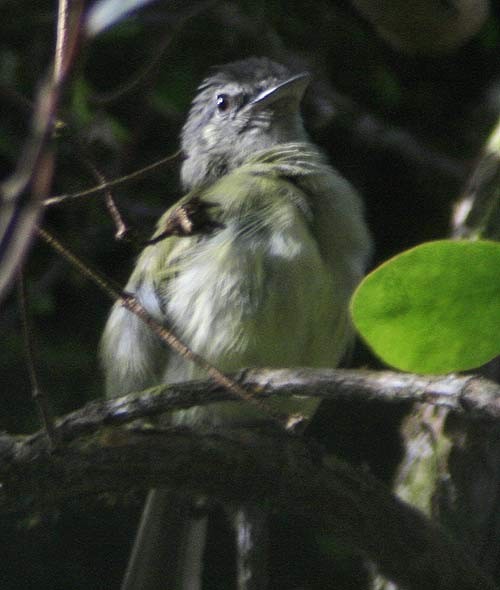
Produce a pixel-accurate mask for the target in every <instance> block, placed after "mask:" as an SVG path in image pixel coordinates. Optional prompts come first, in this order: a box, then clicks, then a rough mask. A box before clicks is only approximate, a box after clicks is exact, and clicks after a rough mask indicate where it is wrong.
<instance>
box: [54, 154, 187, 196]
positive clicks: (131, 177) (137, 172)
mask: <svg viewBox="0 0 500 590" xmlns="http://www.w3.org/2000/svg"><path fill="white" fill-rule="evenodd" d="M180 153H181V152H180V150H179V151H177V152H175V153H173V154H171V155H169V156H167V157H165V158H162V159H161V160H158V161H157V162H153V163H152V164H149V165H148V166H145V167H144V168H140V169H139V170H135V171H134V172H131V173H130V174H126V175H125V176H121V177H120V178H115V179H114V180H110V181H109V182H103V183H102V184H99V185H97V186H93V187H92V188H88V189H85V190H83V191H79V192H77V193H68V194H65V195H56V196H54V197H49V198H48V199H45V201H44V202H43V204H44V205H45V206H46V207H51V206H52V205H58V204H59V203H62V202H64V201H70V200H73V199H80V198H81V197H88V196H90V195H94V194H96V193H100V192H102V191H105V190H107V189H109V188H112V187H115V186H118V185H120V184H124V183H125V182H130V181H132V180H136V179H137V178H141V177H142V176H145V175H146V174H148V173H149V172H151V171H152V170H155V169H156V168H160V167H161V166H163V165H164V164H167V163H168V162H172V161H173V160H175V158H177V157H178V156H179V155H180Z"/></svg>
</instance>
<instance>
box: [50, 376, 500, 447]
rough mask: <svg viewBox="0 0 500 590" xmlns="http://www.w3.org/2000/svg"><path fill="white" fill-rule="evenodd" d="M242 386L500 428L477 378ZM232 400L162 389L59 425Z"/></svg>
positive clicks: (258, 379)
mask: <svg viewBox="0 0 500 590" xmlns="http://www.w3.org/2000/svg"><path fill="white" fill-rule="evenodd" d="M236 378H237V377H235V378H233V379H236ZM238 382H239V383H241V386H242V387H244V388H245V389H246V390H250V391H253V392H254V397H255V398H257V399H259V400H262V401H266V400H268V399H269V398H271V397H274V398H282V397H284V398H286V397H290V396H293V395H301V396H306V397H316V398H319V399H328V400H337V401H340V400H342V401H346V402H354V403H359V402H360V401H364V402H366V401H373V400H377V401H379V402H381V403H387V404H401V403H423V404H431V405H434V406H438V407H444V408H447V409H449V410H450V411H451V412H453V413H455V414H457V415H462V416H464V417H465V418H466V419H467V420H471V421H477V422H480V423H484V424H485V425H487V424H500V385H499V384H497V383H495V382H493V381H489V380H487V379H484V378H483V377H479V376H477V375H438V376H432V377H422V376H420V375H413V374H410V373H397V372H394V371H366V370H355V369H308V368H301V369H297V368H294V369H252V370H247V371H244V373H243V376H242V377H241V378H238ZM230 400H234V396H233V395H232V394H231V393H229V392H228V391H227V390H226V388H225V387H224V386H223V385H220V384H219V386H218V387H217V385H215V384H213V383H212V384H211V383H210V382H206V381H191V382H187V383H176V384H173V385H159V386H157V387H153V388H151V389H148V390H147V391H144V392H141V393H140V394H139V392H138V393H133V394H129V395H126V396H124V397H119V398H115V399H112V400H108V401H101V400H99V401H95V402H92V403H91V404H88V405H87V406H86V407H85V408H84V409H83V410H79V411H78V412H76V413H74V414H69V415H68V417H67V419H68V420H69V422H68V423H65V422H64V420H63V421H59V422H58V428H59V430H60V432H61V436H63V438H65V439H66V438H67V436H68V432H69V431H70V430H73V432H77V430H78V432H77V434H80V433H84V432H87V431H91V430H93V429H94V428H96V426H97V425H98V424H99V423H101V422H104V423H106V424H124V423H126V422H130V421H132V420H137V419H138V418H145V417H149V416H155V415H159V414H164V413H165V412H169V411H172V410H179V409H185V408H189V407H192V406H199V405H205V404H211V403H214V402H219V401H230ZM76 425H78V429H77V427H76Z"/></svg>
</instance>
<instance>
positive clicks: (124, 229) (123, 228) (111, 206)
mask: <svg viewBox="0 0 500 590" xmlns="http://www.w3.org/2000/svg"><path fill="white" fill-rule="evenodd" d="M79 148H80V149H79V151H80V152H81V153H80V157H81V158H82V160H83V163H84V164H85V166H86V167H87V168H88V169H89V170H90V173H91V174H92V175H93V176H94V178H95V179H96V180H97V181H98V182H100V183H101V186H102V185H105V184H106V183H107V181H106V177H105V176H104V174H103V173H102V172H101V171H100V170H99V168H97V166H96V165H95V164H94V162H93V161H92V160H91V159H90V158H89V157H88V156H87V155H86V154H85V153H84V149H83V147H82V146H79ZM103 191H104V199H105V203H106V207H107V208H108V211H109V214H110V216H111V219H112V220H113V223H114V224H115V230H116V231H115V238H116V239H117V240H122V239H124V238H125V237H126V236H128V235H129V233H130V228H129V227H128V226H127V225H126V224H125V221H124V220H123V217H122V215H121V213H120V211H119V209H118V207H117V205H116V202H115V199H114V197H113V194H112V193H111V189H110V187H109V185H108V186H106V188H105V189H103Z"/></svg>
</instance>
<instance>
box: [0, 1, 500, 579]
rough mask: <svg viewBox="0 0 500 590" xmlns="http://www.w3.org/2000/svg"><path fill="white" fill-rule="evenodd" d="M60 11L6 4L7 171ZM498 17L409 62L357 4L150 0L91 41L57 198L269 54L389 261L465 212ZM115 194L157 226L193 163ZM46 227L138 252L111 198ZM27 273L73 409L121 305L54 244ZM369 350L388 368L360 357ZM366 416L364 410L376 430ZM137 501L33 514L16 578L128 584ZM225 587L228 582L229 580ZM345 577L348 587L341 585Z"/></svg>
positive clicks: (21, 537) (4, 379)
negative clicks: (108, 204)
mask: <svg viewBox="0 0 500 590" xmlns="http://www.w3.org/2000/svg"><path fill="white" fill-rule="evenodd" d="M56 12H57V10H56V5H55V3H54V2H49V1H48V0H40V1H39V2H37V3H33V2H27V1H24V0H4V2H3V3H1V4H0V18H1V22H2V36H1V38H0V105H1V106H0V170H1V174H2V176H3V177H5V176H7V175H8V174H10V173H11V172H12V170H13V169H14V167H15V164H16V161H17V158H18V157H19V154H20V150H21V147H22V145H23V142H24V140H25V139H26V136H27V133H28V131H29V122H30V115H31V110H32V103H33V99H34V97H35V96H36V92H37V90H38V88H39V84H40V81H41V78H42V76H43V74H44V73H45V72H47V71H48V68H49V67H50V64H51V59H52V55H53V47H54V38H55V27H56ZM499 17H500V7H499V6H498V5H497V4H495V5H494V9H493V12H492V15H491V17H490V19H489V21H488V23H487V24H486V26H485V27H484V29H483V30H482V31H481V32H480V34H479V35H477V36H476V37H475V38H474V39H472V40H471V41H470V42H469V43H467V44H466V45H465V46H464V47H463V48H461V49H460V50H458V51H456V52H455V53H454V54H452V55H449V56H444V57H439V58H434V59H433V58H416V57H411V58H409V57H405V56H402V55H399V54H397V53H396V52H395V51H394V50H393V49H391V48H390V47H388V46H387V45H386V44H385V43H384V42H383V41H381V40H380V39H378V38H377V36H376V34H375V33H374V31H373V29H372V28H371V26H370V25H369V24H368V23H367V22H366V21H364V20H363V19H362V18H361V17H360V16H359V15H358V14H357V13H356V11H355V10H354V9H353V8H352V7H351V5H350V3H349V2H348V0H319V1H318V2H315V3H314V4H311V3H310V2H306V1H304V0H302V1H299V0H292V1H285V0H252V1H250V0H241V1H239V2H223V1H221V2H215V1H206V0H205V1H198V2H196V1H193V0H184V1H180V0H177V1H175V0H172V1H166V0H165V1H157V2H153V3H150V4H149V5H148V6H146V7H145V8H144V9H142V10H140V11H138V12H135V13H134V14H132V15H131V16H130V17H129V18H128V19H125V20H123V21H122V22H120V23H119V24H118V25H117V26H116V27H114V28H111V29H109V30H106V31H105V32H103V33H102V34H100V35H98V36H97V37H95V38H93V39H92V40H90V41H88V42H86V43H83V44H82V47H81V49H80V53H79V56H78V60H77V62H76V64H75V67H74V70H73V73H72V76H71V79H70V80H69V82H68V84H67V86H66V88H65V93H64V97H63V101H62V105H61V109H60V112H59V119H60V121H61V122H62V123H61V125H59V128H58V133H57V136H56V137H55V138H54V143H55V146H56V149H57V168H56V171H55V176H54V183H53V187H52V192H53V195H57V194H68V193H73V192H76V191H80V190H83V189H86V188H89V187H91V186H94V185H95V184H97V181H96V178H95V177H94V176H93V174H92V172H91V170H90V169H89V166H88V160H90V161H91V162H92V163H93V164H94V166H96V167H97V169H98V170H99V172H100V173H101V174H102V175H104V176H105V177H106V178H108V179H113V178H118V177H120V176H122V175H124V174H128V173H130V172H132V171H134V170H137V169H139V168H141V167H143V166H146V165H148V164H151V163H152V162H154V161H156V160H159V159H161V158H163V157H165V156H166V155H168V154H170V153H174V152H175V151H176V150H177V148H178V136H179V131H180V127H181V125H182V123H183V120H184V117H185V114H186V111H187V109H188V107H189V102H190V100H191V98H192V96H193V94H194V92H195V89H196V87H197V85H198V84H199V82H200V81H201V80H202V78H203V77H204V75H205V74H206V72H207V70H208V69H209V68H210V67H211V66H213V65H215V64H220V63H224V62H228V61H231V60H234V59H241V58H243V57H246V56H249V55H255V54H256V55H268V56H270V57H272V58H274V59H276V60H278V61H283V62H288V63H290V64H291V65H292V66H294V67H296V68H299V69H300V68H303V69H309V70H311V71H312V72H313V73H314V74H315V81H314V83H313V85H312V87H311V90H310V92H309V93H308V95H307V97H306V101H305V105H304V114H305V117H306V121H307V126H308V128H309V130H310V133H311V135H312V137H313V138H314V140H315V141H317V142H318V143H319V144H321V145H322V146H323V148H324V149H325V151H326V152H327V153H328V154H329V157H330V159H331V161H332V162H333V163H334V164H335V165H336V166H337V167H338V168H339V169H340V170H341V172H342V173H343V174H344V175H345V176H347V177H348V178H349V179H350V180H351V181H352V182H353V183H354V184H355V185H356V186H357V187H359V189H360V190H361V191H362V192H363V194H364V197H365V201H366V207H367V215H368V219H369V223H370V226H371V228H372V231H373V234H374V238H375V242H376V245H377V251H376V257H375V260H374V264H376V263H378V262H380V261H382V260H385V259H387V258H388V257H389V256H391V255H394V254H396V253H397V252H401V251H402V250H404V249H406V248H409V247H411V246H414V245H416V244H418V243H420V242H422V241H425V240H429V239H436V238H442V237H445V236H446V235H447V234H448V231H449V218H450V212H451V206H452V204H453V202H454V201H455V200H456V199H457V198H458V196H459V194H460V191H461V188H462V186H463V184H464V181H465V179H466V178H467V176H468V174H469V172H470V170H471V168H472V166H473V164H474V161H475V158H476V157H477V154H478V153H479V151H480V149H481V147H482V144H483V142H484V140H485V137H486V135H487V133H488V130H489V127H490V126H491V124H492V121H493V120H494V119H495V118H496V117H497V115H498V106H499V97H500V95H499V92H500V86H499V75H500V60H499V59H498V54H499V47H500V26H499ZM113 195H114V197H115V198H116V200H117V203H118V205H119V207H120V210H121V211H122V212H123V214H124V216H125V218H126V219H127V221H128V222H130V224H131V225H132V226H133V227H134V228H135V229H137V230H138V231H139V233H140V234H141V235H144V236H146V235H148V234H149V233H150V232H151V230H152V228H153V225H154V222H155V220H156V218H157V217H158V216H159V214H160V213H161V212H162V211H163V210H164V209H165V208H166V207H167V206H168V205H169V204H170V203H172V202H173V201H175V200H177V199H178V198H179V196H180V188H179V183H178V161H174V162H173V163H171V164H166V165H164V166H162V167H160V168H157V169H155V170H154V171H153V172H152V173H150V174H148V175H145V176H143V177H141V178H140V179H136V180H134V182H127V183H123V184H121V185H119V186H118V187H116V188H115V189H114V190H113ZM44 225H45V226H46V227H47V228H48V229H49V230H50V231H52V232H53V233H54V234H55V235H56V236H58V237H59V238H60V239H61V240H62V241H63V242H64V243H65V244H66V245H68V246H69V247H70V248H71V249H72V250H73V251H74V252H75V253H77V254H78V255H79V256H81V257H82V258H84V259H86V260H88V261H89V262H90V263H91V265H92V266H94V267H96V268H98V269H100V270H101V271H102V272H104V273H105V274H106V275H108V276H110V277H112V278H113V279H114V280H115V281H117V282H118V283H120V284H123V283H124V281H125V280H126V278H127V276H128V274H129V272H130V269H131V266H132V264H133V260H134V256H135V254H136V249H135V248H134V247H133V246H132V245H130V244H126V243H117V242H116V241H115V240H114V238H113V234H114V228H113V224H112V222H111V220H110V219H109V216H108V214H107V211H106V208H105V205H104V201H103V198H102V195H99V194H98V195H92V196H88V197H83V198H81V199H77V200H72V201H67V202H65V203H62V204H60V205H57V206H53V207H50V208H47V210H46V211H45V216H44ZM25 274H26V277H27V283H28V291H29V293H30V301H29V307H30V311H31V315H32V321H33V326H34V328H33V329H34V334H35V337H36V341H37V347H36V348H37V351H36V352H37V354H36V356H37V359H36V360H37V369H38V371H39V378H40V382H41V384H42V386H43V389H44V390H45V391H46V392H47V394H48V395H49V396H50V398H51V400H52V403H53V405H54V407H55V411H56V413H57V414H61V413H63V412H66V411H69V410H71V409H73V408H76V407H79V406H81V405H83V404H84V403H85V401H87V400H89V399H91V398H94V397H99V396H100V395H102V379H101V374H100V370H99V366H98V360H97V353H96V351H97V348H98V342H99V336H100V332H101V330H102V327H103V324H104V321H105V317H106V314H107V312H108V310H109V307H110V302H109V301H108V300H106V298H105V297H104V296H103V295H102V294H101V293H100V292H98V291H97V289H96V288H95V287H94V286H93V285H91V284H89V283H88V282H87V281H86V280H84V279H83V278H81V277H80V276H79V275H78V274H77V273H76V272H75V271H74V270H72V269H71V268H69V267H68V266H67V264H66V263H65V262H63V261H61V260H60V259H59V258H58V257H57V256H56V255H55V254H54V253H53V252H52V251H50V249H49V248H48V247H46V246H45V245H44V244H42V243H39V242H37V243H35V244H34V246H33V248H32V250H31V253H30V256H29V258H28V260H27V263H26V268H25ZM1 306H2V307H1V309H0V330H1V333H2V342H1V351H0V384H1V385H0V389H1V396H2V397H1V408H2V412H1V413H0V428H2V429H6V430H9V431H12V432H26V431H32V430H34V429H36V428H37V423H36V412H35V411H34V408H33V404H32V402H31V400H30V388H29V381H28V378H27V371H26V369H25V368H24V363H23V344H22V341H21V337H20V332H21V330H20V323H19V322H20V320H19V314H18V309H17V303H16V297H15V293H14V291H13V292H12V293H11V294H10V296H9V297H8V298H7V299H6V300H5V301H3V302H2V304H1ZM356 358H357V362H358V363H359V362H363V363H372V364H376V361H374V360H373V359H372V358H371V357H370V356H369V355H368V354H367V353H366V351H363V350H361V351H360V352H359V353H358V355H357V357H356ZM360 412H362V410H360ZM360 412H357V415H356V416H355V417H352V418H350V419H351V420H352V421H353V422H354V421H357V422H360V423H362V421H363V416H362V415H360ZM338 415H339V414H338V413H337V416H338ZM342 420H343V422H342V424H341V425H340V426H339V428H341V431H342V432H348V431H349V427H348V421H349V419H348V418H347V416H345V415H343V418H342ZM384 428H385V434H384V441H385V442H380V443H379V444H380V449H379V450H380V454H379V456H378V457H376V456H375V453H373V456H372V455H371V456H370V458H368V459H367V458H366V457H361V456H360V457H359V459H358V460H359V462H360V463H363V464H365V463H367V464H368V465H369V466H370V467H371V468H372V469H373V470H374V472H376V473H378V472H381V471H383V469H382V468H381V462H383V459H381V457H385V456H387V453H392V450H390V449H389V446H390V444H391V443H390V441H389V438H390V437H389V436H388V430H390V428H391V427H384ZM347 446H348V445H347ZM369 446H370V447H371V451H370V452H372V451H373V445H371V444H370V445H369ZM350 452H352V449H351V450H350ZM388 477H389V475H388ZM138 510H139V505H138V503H137V502H130V504H129V505H126V506H123V505H121V507H120V510H114V509H113V507H112V506H110V504H109V502H108V501H104V500H99V499H97V500H95V501H94V500H92V501H91V500H89V501H88V503H87V504H85V505H82V504H78V506H77V505H76V504H75V506H65V507H61V512H60V513H58V514H52V513H50V514H48V515H42V516H40V518H39V519H38V521H36V522H32V523H31V528H26V522H25V521H21V522H19V521H17V520H15V519H12V521H9V522H6V523H5V527H4V529H3V533H2V534H3V535H4V537H3V538H2V546H3V547H4V548H6V549H5V554H4V559H3V560H2V565H0V579H2V587H3V588H5V589H7V590H8V589H9V588H16V589H19V590H24V589H28V588H33V587H37V588H39V589H42V588H50V589H51V590H56V589H59V588H61V589H68V588H71V589H72V590H78V589H79V588H82V589H83V588H87V587H92V588H95V589H99V588H103V589H104V588H118V583H119V577H120V571H121V568H122V566H123V563H124V559H125V558H126V553H127V546H128V545H127V544H128V543H130V535H131V534H132V532H131V531H132V529H133V528H134V526H135V522H134V519H135V518H136V516H137V514H138ZM108 530H113V542H112V543H111V542H110V539H109V538H108V536H107V531H108ZM20 544H22V547H23V549H22V551H20V550H19V545H20ZM297 563H298V562H297ZM27 564H29V566H28V565H27ZM2 570H4V571H2ZM20 571H22V572H23V575H22V576H20V575H19V572H20ZM297 575H298V574H297ZM361 577H362V576H361ZM327 580H328V578H327V576H326V575H325V576H324V577H321V576H318V581H317V585H313V586H310V587H311V588H322V589H327V588H329V587H331V584H330V582H328V581H327ZM337 582H338V581H337ZM294 583H295V584H296V586H298V585H300V580H298V579H297V580H294ZM217 584H218V582H214V583H213V588H218V589H219V590H220V585H217ZM291 587H292V586H291ZM348 587H350V586H349V585H348V583H347V582H345V583H344V586H339V585H338V584H337V586H336V588H337V589H338V588H348ZM352 587H356V588H359V585H356V586H352Z"/></svg>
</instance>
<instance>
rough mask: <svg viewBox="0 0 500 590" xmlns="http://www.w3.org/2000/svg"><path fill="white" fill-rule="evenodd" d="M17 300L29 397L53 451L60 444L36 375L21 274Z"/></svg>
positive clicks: (50, 409)
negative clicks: (33, 403) (29, 389)
mask: <svg viewBox="0 0 500 590" xmlns="http://www.w3.org/2000/svg"><path fill="white" fill-rule="evenodd" d="M17 284H18V300H19V311H20V314H21V323H22V328H23V337H24V338H23V339H24V347H25V355H26V366H27V368H28V375H29V379H30V383H31V395H32V398H33V401H34V402H35V405H36V407H37V409H38V415H39V418H40V423H41V425H42V427H43V428H44V429H45V433H46V435H47V438H48V439H49V444H50V447H51V449H55V448H56V447H57V445H58V444H59V442H60V438H59V434H58V431H57V430H56V427H55V422H54V413H53V412H52V408H51V405H50V400H49V399H48V397H47V396H46V395H45V393H44V391H43V390H42V389H41V387H40V383H39V381H38V375H37V371H36V364H35V338H34V334H33V328H32V325H31V322H30V317H29V314H28V306H27V295H26V285H25V281H24V275H23V273H22V272H20V273H19V276H18V281H17Z"/></svg>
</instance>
